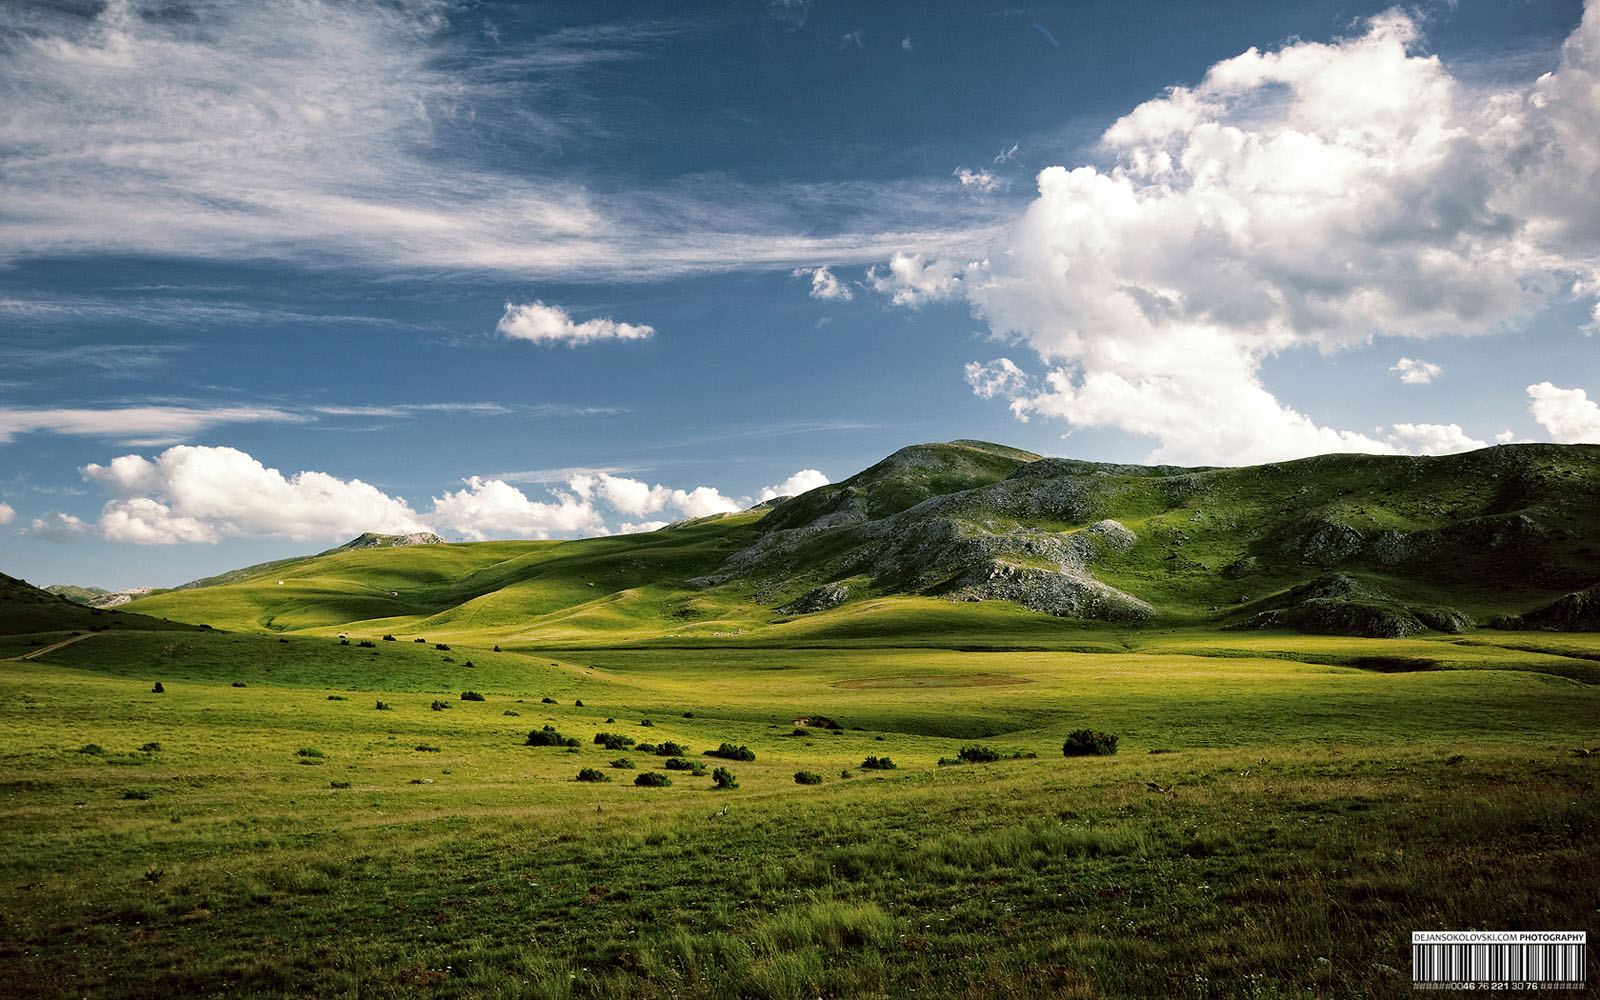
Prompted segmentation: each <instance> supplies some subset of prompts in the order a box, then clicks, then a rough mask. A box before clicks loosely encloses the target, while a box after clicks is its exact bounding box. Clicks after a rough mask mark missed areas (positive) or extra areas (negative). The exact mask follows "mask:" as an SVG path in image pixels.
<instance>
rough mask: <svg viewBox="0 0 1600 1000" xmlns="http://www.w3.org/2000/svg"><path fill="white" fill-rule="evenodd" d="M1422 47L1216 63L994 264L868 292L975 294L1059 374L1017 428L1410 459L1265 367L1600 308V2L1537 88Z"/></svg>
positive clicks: (1163, 457)
mask: <svg viewBox="0 0 1600 1000" xmlns="http://www.w3.org/2000/svg"><path fill="white" fill-rule="evenodd" d="M1417 46H1418V31H1417V28H1416V25H1415V23H1414V22H1413V21H1412V20H1411V18H1410V17H1409V16H1408V15H1406V14H1405V13H1403V12H1402V11H1401V10H1400V9H1398V8H1397V9H1395V10H1393V11H1390V12H1388V13H1385V14H1382V15H1379V16H1378V17H1375V18H1373V19H1371V20H1370V21H1369V22H1367V24H1366V26H1365V28H1364V30H1363V32H1362V33H1361V34H1360V35H1359V36H1358V37H1353V38H1348V39H1338V40H1335V41H1333V42H1330V43H1326V44H1324V43H1313V42H1294V43H1291V44H1288V45H1285V46H1284V47H1283V48H1281V49H1279V50H1277V51H1274V52H1260V51H1257V50H1255V49H1252V50H1250V51H1248V52H1245V53H1244V54H1242V55H1240V56H1238V57H1236V58H1233V59H1229V60H1226V61H1223V62H1221V63H1218V64H1216V65H1215V66H1213V67H1212V68H1211V69H1210V71H1209V72H1208V73H1207V74H1206V75H1205V77H1204V78H1203V79H1202V80H1201V81H1200V82H1199V84H1197V85H1195V86H1193V87H1176V88H1173V89H1171V90H1170V91H1168V92H1167V93H1166V94H1164V95H1163V96H1161V97H1158V98H1156V99H1154V100H1151V101H1147V102H1145V103H1144V104H1142V105H1140V106H1138V107H1136V108H1134V109H1133V110H1132V111H1130V112H1129V113H1128V114H1127V115H1126V116H1124V117H1123V118H1122V119H1120V120H1119V121H1117V122H1116V123H1114V124H1113V125H1112V126H1111V127H1109V128H1108V129H1107V130H1106V132H1105V133H1104V135H1103V137H1102V149H1103V151H1104V153H1105V154H1106V156H1107V157H1108V162H1109V163H1110V165H1109V166H1108V167H1107V168H1106V169H1103V170H1102V169H1099V168H1096V167H1093V166H1081V167H1078V168H1076V169H1068V168H1066V167H1062V166H1055V167H1049V168H1047V169H1045V170H1043V171H1041V172H1040V174H1039V175H1038V188H1039V195H1038V198H1037V199H1036V200H1035V201H1034V202H1033V203H1032V205H1031V206H1030V207H1029V208H1028V209H1027V211H1026V212H1025V213H1024V215H1023V216H1022V217H1021V219H1020V220H1019V221H1018V222H1017V224H1016V225H1015V226H1014V227H1013V229H1012V231H1011V232H1010V233H1009V235H1008V236H1007V237H1006V238H1005V239H1004V240H1003V241H1001V242H1000V243H999V244H998V245H995V246H992V247H990V248H989V250H988V259H989V261H990V262H992V263H991V264H990V265H988V266H982V265H965V266H961V265H958V264H955V263H953V262H952V261H949V260H940V259H934V260H932V261H931V262H929V261H926V260H925V259H924V258H923V257H921V256H917V255H912V254H906V253H901V254H897V255H896V256H895V258H894V259H893V260H892V261H891V264H890V267H889V273H888V274H886V275H885V274H880V273H879V272H878V270H877V269H876V268H875V269H873V270H872V271H871V272H869V277H870V278H871V279H872V284H873V287H874V288H875V290H877V291H878V292H880V293H882V294H885V295H889V296H891V297H892V299H893V301H894V302H895V303H896V304H899V305H906V306H912V307H915V306H917V305H920V304H921V303H923V302H926V301H933V300H937V299H939V298H952V297H957V296H960V297H964V298H965V299H966V300H967V301H968V302H969V303H970V304H971V305H972V307H973V309H974V311H975V312H976V313H977V314H978V315H979V316H980V317H982V318H983V319H984V320H986V321H987V322H988V324H989V326H990V328H991V330H992V332H993V333H994V334H995V335H996V336H998V337H1001V338H1008V339H1013V340H1015V341H1017V342H1019V343H1021V344H1024V345H1026V346H1028V347H1030V348H1032V349H1033V350H1034V351H1035V352H1036V353H1037V354H1038V355H1039V357H1040V359H1041V360H1042V361H1043V362H1044V363H1045V366H1046V371H1045V377H1044V382H1043V388H1042V389H1041V391H1039V393H1038V394H1037V395H1035V396H1032V397H1020V398H1014V399H1013V401H1012V404H1011V405H1012V409H1013V411H1014V412H1015V413H1016V414H1017V415H1018V416H1019V417H1022V416H1027V415H1029V414H1041V415H1049V416H1053V417H1058V418H1060V419H1063V420H1065V421H1067V422H1069V423H1070V424H1072V425H1074V426H1081V427H1097V426H1100V427H1116V428H1121V429H1123V430H1127V431H1133V432H1136V433H1140V434H1146V435H1150V436H1151V437H1153V438H1155V440H1156V447H1155V449H1154V451H1153V452H1152V454H1151V458H1152V459H1154V460H1158V461H1182V462H1207V463H1212V462H1219V463H1227V462H1241V461H1261V460H1267V459H1270V458H1283V457H1292V456H1296V455H1304V454H1308V453H1312V452H1319V451H1332V450H1362V451H1378V452H1382V451H1392V450H1394V447H1395V445H1394V443H1393V442H1391V441H1387V440H1378V439H1375V438H1372V437H1368V436H1366V435H1363V434H1359V433H1355V432H1351V431H1344V430H1340V429H1337V428H1331V427H1325V426H1321V425H1319V424H1318V423H1317V422H1316V421H1315V420H1313V419H1312V418H1311V417H1310V416H1308V415H1306V414H1302V413H1300V412H1298V411H1297V410H1295V409H1294V408H1293V407H1291V406H1289V405H1286V404H1285V403H1283V402H1281V401H1279V400H1278V399H1277V398H1276V397H1275V396H1274V395H1273V393H1272V392H1271V391H1269V389H1268V388H1267V387H1266V386H1265V385H1264V384H1263V382H1262V379H1261V373H1260V369H1261V363H1262V361H1263V359H1265V358H1266V357H1268V356H1269V355H1272V354H1274V353H1277V352H1280V351H1285V350H1292V349H1296V348H1298V349H1302V350H1304V349H1315V350H1320V351H1334V350H1339V349H1342V348H1348V347H1351V346H1354V345H1360V344H1364V343H1367V342H1368V341H1369V339H1370V338H1371V337H1372V336H1373V335H1374V334H1376V333H1387V334H1394V335H1408V336H1430V335H1442V334H1485V333H1494V332H1497V331H1500V330H1503V329H1506V328H1507V327H1510V326H1513V325H1515V324H1518V323H1520V322H1524V321H1526V319H1527V318H1528V317H1529V316H1531V315H1532V314H1533V313H1534V312H1535V311H1536V310H1538V309H1540V308H1541V307H1542V306H1543V304H1544V303H1545V301H1546V299H1547V297H1548V294H1549V293H1550V290H1552V289H1554V288H1558V287H1567V286H1568V284H1569V282H1568V279H1575V280H1576V283H1577V286H1578V287H1579V288H1581V289H1586V290H1587V291H1585V292H1584V293H1583V294H1585V295H1593V294H1594V290H1595V289H1597V288H1600V280H1597V275H1600V255H1597V254H1596V253H1595V251H1594V247H1595V246H1596V245H1597V243H1600V196H1597V194H1596V190H1597V189H1596V188H1595V185H1594V183H1593V176H1594V172H1595V171H1596V169H1600V2H1596V0H1591V3H1590V4H1589V6H1588V8H1587V9H1586V11H1585V13H1584V18H1583V22H1582V25H1581V26H1580V27H1579V28H1578V29H1577V30H1576V31H1575V32H1574V34H1573V35H1572V37H1571V38H1570V39H1569V40H1568V41H1567V43H1566V45H1565V47H1564V49H1563V54H1562V60H1561V64H1560V67H1559V68H1558V69H1557V70H1556V71H1554V72H1553V73H1550V74H1546V75H1545V76H1543V77H1541V78H1540V79H1539V80H1537V81H1535V82H1533V83H1531V84H1527V85H1524V86H1521V87H1513V88H1509V89H1503V90H1499V91H1495V92H1492V93H1484V92H1478V91H1470V92H1469V89H1468V88H1467V86H1466V85H1464V84H1462V83H1460V82H1459V81H1458V80H1456V79H1455V78H1453V77H1452V76H1451V74H1450V73H1449V71H1448V70H1447V69H1446V68H1445V66H1444V64H1443V63H1442V62H1441V61H1440V60H1439V59H1437V58H1435V57H1431V56H1427V55H1423V54H1420V53H1419V52H1418V51H1417ZM1422 364H1423V365H1426V364H1427V363H1426V362H1424V363H1422ZM1419 370H1420V371H1421V372H1424V373H1426V372H1427V369H1426V368H1425V367H1424V368H1421V369H1419ZM986 384H987V382H986V381H984V379H983V377H982V373H980V376H979V381H978V382H977V383H975V385H978V386H982V385H986ZM1007 388H1008V389H1010V390H1011V391H1015V390H1014V389H1012V388H1011V387H1010V386H1007ZM995 391H996V393H999V392H1000V390H999V389H996V390H995Z"/></svg>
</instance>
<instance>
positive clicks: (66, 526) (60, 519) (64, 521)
mask: <svg viewBox="0 0 1600 1000" xmlns="http://www.w3.org/2000/svg"><path fill="white" fill-rule="evenodd" d="M28 530H29V531H30V532H31V533H33V534H35V535H38V536H39V537H40V538H47V539H49V540H50V541H52V542H75V541H78V540H79V539H83V538H89V537H91V536H92V535H94V533H95V530H94V526H93V525H91V524H87V523H85V522H84V521H83V520H81V519H80V518H76V517H73V516H72V515H71V514H62V513H59V512H52V513H49V514H46V515H45V516H43V517H36V518H34V519H33V523H32V524H31V525H29V526H28Z"/></svg>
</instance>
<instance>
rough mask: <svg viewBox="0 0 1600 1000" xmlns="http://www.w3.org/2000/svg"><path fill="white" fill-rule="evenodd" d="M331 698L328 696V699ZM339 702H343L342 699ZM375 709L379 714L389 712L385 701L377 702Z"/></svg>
mask: <svg viewBox="0 0 1600 1000" xmlns="http://www.w3.org/2000/svg"><path fill="white" fill-rule="evenodd" d="M332 697H333V696H332V695H329V698H330V699H331V698H332ZM339 700H340V701H343V700H344V699H343V698H340V699H339ZM377 708H378V711H380V712H387V711H389V703H388V702H386V701H379V702H378V705H377Z"/></svg>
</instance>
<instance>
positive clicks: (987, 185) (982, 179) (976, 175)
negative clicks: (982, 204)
mask: <svg viewBox="0 0 1600 1000" xmlns="http://www.w3.org/2000/svg"><path fill="white" fill-rule="evenodd" d="M952 176H954V177H956V178H957V179H958V180H960V181H961V186H962V187H964V188H967V189H969V190H972V191H977V192H979V193H981V194H989V193H990V192H992V191H994V190H995V189H996V188H998V187H1000V185H1001V183H1002V182H1001V180H1000V178H998V177H996V176H995V175H994V174H992V173H990V172H989V171H987V170H968V169H967V168H966V167H961V168H959V169H958V170H956V171H955V173H954V174H953V175H952Z"/></svg>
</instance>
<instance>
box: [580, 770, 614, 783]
mask: <svg viewBox="0 0 1600 1000" xmlns="http://www.w3.org/2000/svg"><path fill="white" fill-rule="evenodd" d="M573 780H574V781H610V780H611V775H609V774H607V773H605V772H604V771H602V770H599V769H598V768H593V767H585V768H583V769H581V770H579V771H578V776H577V777H576V778H574V779H573Z"/></svg>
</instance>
